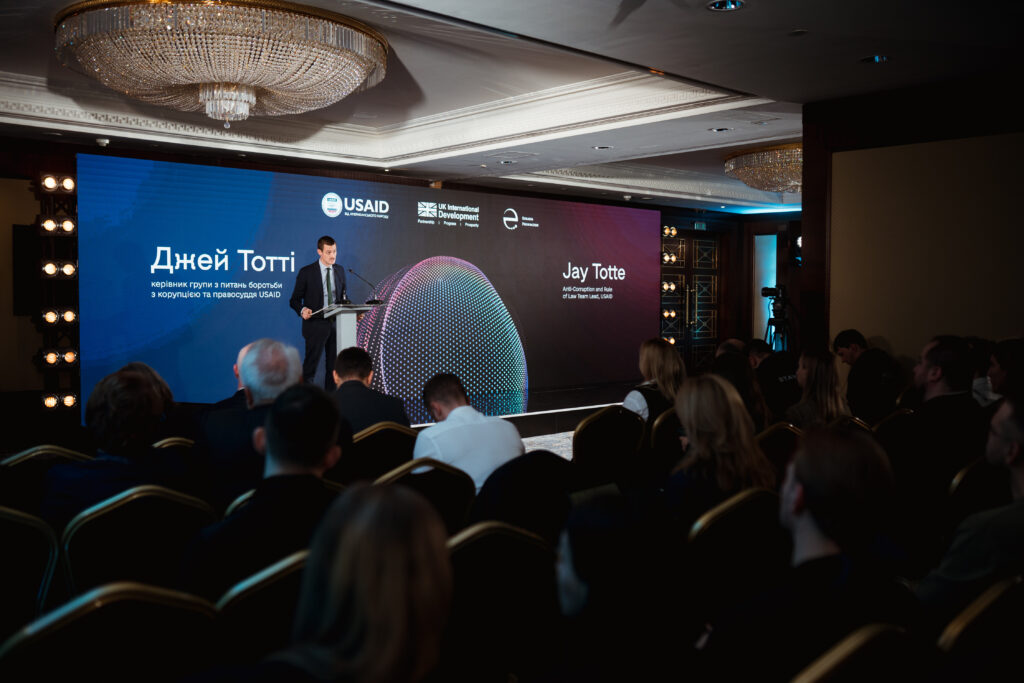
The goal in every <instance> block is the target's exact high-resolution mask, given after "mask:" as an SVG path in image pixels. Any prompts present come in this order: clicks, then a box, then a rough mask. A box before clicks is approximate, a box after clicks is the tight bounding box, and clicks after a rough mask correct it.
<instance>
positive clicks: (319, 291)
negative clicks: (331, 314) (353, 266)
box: [288, 260, 348, 322]
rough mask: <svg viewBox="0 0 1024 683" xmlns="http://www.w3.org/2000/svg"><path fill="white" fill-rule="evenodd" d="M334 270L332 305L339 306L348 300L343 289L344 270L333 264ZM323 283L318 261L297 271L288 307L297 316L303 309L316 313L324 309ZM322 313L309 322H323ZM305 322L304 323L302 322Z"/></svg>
mask: <svg viewBox="0 0 1024 683" xmlns="http://www.w3.org/2000/svg"><path fill="white" fill-rule="evenodd" d="M331 268H333V269H334V284H335V285H336V286H335V290H334V303H336V304H340V303H343V302H345V301H347V300H348V292H347V291H346V289H345V269H344V268H342V267H341V266H340V265H338V264H337V263H335V264H334V265H333V266H331ZM323 302H324V283H323V280H321V279H320V261H319V260H317V261H314V262H313V263H311V264H309V265H308V266H303V267H302V268H300V269H299V272H298V274H297V275H296V276H295V289H294V290H292V298H291V299H289V300H288V305H289V306H291V307H292V310H294V311H295V312H296V313H298V314H299V315H302V309H303V307H306V308H309V309H311V310H314V311H318V310H320V309H321V308H323V307H324V303H323ZM323 317H324V316H323V313H317V314H316V315H314V316H313V317H312V318H310V320H323ZM303 322H305V321H303Z"/></svg>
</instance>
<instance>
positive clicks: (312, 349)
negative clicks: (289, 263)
mask: <svg viewBox="0 0 1024 683" xmlns="http://www.w3.org/2000/svg"><path fill="white" fill-rule="evenodd" d="M316 253H317V254H319V255H320V258H319V259H318V260H317V261H314V262H313V263H311V264H309V265H308V266H303V267H302V268H300V269H299V273H298V275H296V276H295V289H294V291H292V298H291V299H290V300H289V301H288V304H289V305H290V306H291V307H292V309H294V311H295V312H296V313H298V314H299V315H300V316H301V317H302V338H303V339H305V340H306V356H305V358H304V359H303V361H302V379H303V381H305V382H312V381H313V377H314V376H315V375H316V366H317V364H318V363H319V362H320V358H321V357H323V355H324V351H325V350H326V351H327V356H326V370H325V372H324V387H325V388H327V390H328V391H330V390H333V389H334V377H333V376H332V374H331V371H332V370H333V369H334V359H335V358H336V357H337V356H338V350H337V344H338V339H337V333H336V332H335V328H334V320H333V319H327V320H325V319H324V314H323V313H322V312H321V311H322V309H323V308H324V307H326V306H330V305H331V304H347V303H350V302H349V300H348V296H347V295H346V293H345V269H344V268H342V267H341V266H339V265H338V264H336V263H335V262H334V261H335V260H336V259H337V258H338V245H337V243H336V242H335V241H334V238H333V237H330V236H328V235H324V236H323V237H321V238H320V239H318V240H317V241H316Z"/></svg>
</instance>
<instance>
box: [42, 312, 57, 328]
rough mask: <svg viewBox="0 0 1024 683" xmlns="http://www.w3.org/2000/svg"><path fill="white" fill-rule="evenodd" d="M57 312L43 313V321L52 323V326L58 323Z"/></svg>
mask: <svg viewBox="0 0 1024 683" xmlns="http://www.w3.org/2000/svg"><path fill="white" fill-rule="evenodd" d="M58 317H59V316H58V315H57V311H45V312H43V320H45V321H46V322H48V323H50V324H51V325H52V324H54V323H55V322H57V318H58Z"/></svg>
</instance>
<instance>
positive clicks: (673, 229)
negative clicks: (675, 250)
mask: <svg viewBox="0 0 1024 683" xmlns="http://www.w3.org/2000/svg"><path fill="white" fill-rule="evenodd" d="M672 236H673V237H675V236H676V229H675V227H673V228H672Z"/></svg>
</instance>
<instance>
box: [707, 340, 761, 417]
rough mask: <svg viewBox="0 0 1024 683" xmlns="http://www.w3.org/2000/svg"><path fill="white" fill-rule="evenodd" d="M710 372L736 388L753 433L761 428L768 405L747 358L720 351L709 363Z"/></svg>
mask: <svg viewBox="0 0 1024 683" xmlns="http://www.w3.org/2000/svg"><path fill="white" fill-rule="evenodd" d="M758 341H760V340H758ZM711 372H713V373H714V374H716V375H718V376H719V377H722V378H723V379H727V380H729V383H730V384H732V385H733V387H735V388H736V391H737V392H738V393H739V395H740V398H741V399H743V405H744V406H746V408H747V412H748V413H750V419H751V420H753V421H754V433H755V434H756V433H758V432H760V431H761V430H763V429H764V428H765V420H766V416H767V414H768V406H767V405H766V404H765V401H764V395H763V394H762V393H761V387H760V385H759V384H758V382H757V375H755V374H754V369H753V368H752V367H750V360H749V358H747V356H745V355H743V354H739V353H731V352H727V353H721V354H719V355H718V356H716V357H715V360H714V361H713V362H712V363H711Z"/></svg>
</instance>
